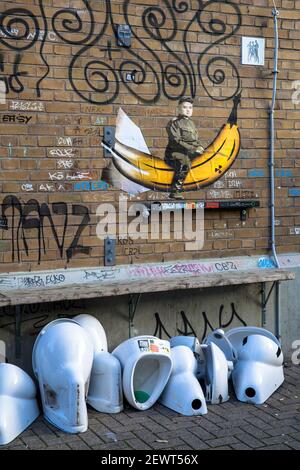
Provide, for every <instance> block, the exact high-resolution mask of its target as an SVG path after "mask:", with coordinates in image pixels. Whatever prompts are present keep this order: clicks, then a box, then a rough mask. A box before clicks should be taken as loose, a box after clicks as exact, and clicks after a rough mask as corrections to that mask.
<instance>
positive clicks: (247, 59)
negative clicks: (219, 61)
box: [242, 37, 265, 65]
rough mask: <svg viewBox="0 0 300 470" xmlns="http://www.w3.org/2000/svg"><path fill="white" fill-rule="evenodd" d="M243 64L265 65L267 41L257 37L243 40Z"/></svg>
mask: <svg viewBox="0 0 300 470" xmlns="http://www.w3.org/2000/svg"><path fill="white" fill-rule="evenodd" d="M242 64H243V65H265V39H264V38H257V37H252V38H251V37H243V38H242Z"/></svg>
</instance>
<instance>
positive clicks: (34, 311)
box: [0, 300, 86, 336]
mask: <svg viewBox="0 0 300 470" xmlns="http://www.w3.org/2000/svg"><path fill="white" fill-rule="evenodd" d="M85 310H86V303H85V301H83V300H62V301H59V302H48V303H42V304H32V305H23V306H22V318H21V324H26V325H28V327H29V328H30V330H31V333H30V334H31V335H33V336H36V335H37V334H38V333H39V332H40V330H41V329H42V328H44V326H46V325H47V324H48V323H49V321H51V319H54V318H73V317H74V316H75V315H77V314H78V313H81V312H83V311H85ZM69 312H70V313H69ZM15 316H16V313H15V311H14V308H13V307H2V308H1V315H0V319H1V317H3V320H2V322H1V323H0V330H1V329H6V330H9V329H10V328H11V329H12V332H13V333H14V329H15V324H16V320H15ZM6 317H7V318H6Z"/></svg>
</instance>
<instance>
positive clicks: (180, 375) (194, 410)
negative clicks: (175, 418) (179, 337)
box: [159, 341, 207, 416]
mask: <svg viewBox="0 0 300 470" xmlns="http://www.w3.org/2000/svg"><path fill="white" fill-rule="evenodd" d="M176 342H177V341H173V344H174V343H176ZM171 356H172V363H173V367H172V373H171V376H170V379H169V381H168V383H167V385H166V387H165V389H164V391H163V393H162V395H161V397H160V399H159V402H160V403H161V404H162V405H164V406H166V407H167V408H170V409H171V410H174V411H176V412H177V413H180V414H182V415H185V416H194V415H204V414H206V413H207V407H206V402H205V398H204V395H203V391H202V388H201V385H200V383H199V382H198V380H197V378H196V373H197V360H196V358H195V357H194V354H193V352H192V350H191V349H190V348H189V347H187V346H175V347H173V348H172V349H171Z"/></svg>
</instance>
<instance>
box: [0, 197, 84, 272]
mask: <svg viewBox="0 0 300 470" xmlns="http://www.w3.org/2000/svg"><path fill="white" fill-rule="evenodd" d="M8 212H10V215H9V216H8V215H7V213H8ZM55 215H57V216H64V222H63V226H62V236H61V238H60V239H59V237H58V234H57V230H56V228H55V224H54V220H53V217H54V216H55ZM72 216H74V217H80V218H81V221H80V223H78V222H75V221H74V219H72ZM8 217H9V221H10V224H9V223H8ZM70 218H71V222H72V223H70ZM2 220H3V221H4V222H5V224H4V227H0V229H2V230H7V231H8V230H11V244H12V245H11V246H12V248H11V251H12V262H15V251H16V252H17V257H18V262H20V253H21V248H20V240H22V242H23V247H24V250H25V253H26V255H27V256H28V253H29V246H28V240H27V237H26V230H36V231H37V240H38V263H39V264H40V262H41V256H42V250H43V252H44V253H46V245H45V236H44V228H45V221H47V222H48V224H49V225H50V227H51V230H52V234H53V237H54V239H55V242H56V245H57V248H58V249H59V253H60V257H61V259H63V257H64V255H66V257H67V261H68V262H69V261H70V259H71V258H72V257H73V256H75V255H76V254H80V253H82V254H85V255H89V254H90V250H91V248H90V247H86V246H83V245H79V244H78V243H79V239H80V237H81V235H82V233H83V231H84V229H85V228H86V227H87V226H88V224H89V222H90V215H89V210H88V208H87V207H85V206H82V205H79V204H73V205H72V209H71V210H70V211H69V209H68V205H67V204H66V203H65V202H55V203H52V213H51V210H50V208H49V206H48V204H45V203H42V204H39V202H38V201H36V200H35V199H31V200H30V201H28V202H26V203H23V205H22V203H21V202H20V200H19V199H18V198H17V197H15V196H7V197H6V198H5V199H4V200H3V203H2ZM70 225H72V226H74V225H75V226H78V228H77V231H76V233H75V236H74V238H73V240H72V242H71V244H70V246H69V247H68V248H67V249H66V250H65V238H66V231H67V227H68V226H70ZM31 236H32V235H31Z"/></svg>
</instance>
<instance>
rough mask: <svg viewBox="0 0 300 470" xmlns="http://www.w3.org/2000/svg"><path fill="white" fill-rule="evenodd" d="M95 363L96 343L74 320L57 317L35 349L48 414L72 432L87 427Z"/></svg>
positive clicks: (36, 365) (35, 362) (43, 333)
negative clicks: (87, 399) (88, 403)
mask: <svg viewBox="0 0 300 470" xmlns="http://www.w3.org/2000/svg"><path fill="white" fill-rule="evenodd" d="M92 364H93V345H92V343H91V340H90V337H89V336H88V334H87V333H86V332H85V330H84V329H83V328H82V327H81V326H80V325H78V323H76V322H75V321H73V320H69V319H59V320H54V321H53V322H51V323H49V324H48V325H47V326H45V327H44V328H43V329H42V331H41V332H40V334H39V336H38V337H37V339H36V342H35V344H34V348H33V353H32V365H33V371H34V373H35V375H36V377H37V379H38V382H39V387H40V393H41V400H42V405H43V410H44V415H45V418H46V419H47V420H48V421H49V422H50V423H52V424H53V425H54V426H56V427H58V428H59V429H62V430H63V431H65V432H69V433H79V432H85V431H86V430H87V427H88V417H87V408H86V395H87V391H88V387H89V380H90V374H91V370H92Z"/></svg>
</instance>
